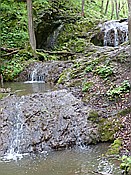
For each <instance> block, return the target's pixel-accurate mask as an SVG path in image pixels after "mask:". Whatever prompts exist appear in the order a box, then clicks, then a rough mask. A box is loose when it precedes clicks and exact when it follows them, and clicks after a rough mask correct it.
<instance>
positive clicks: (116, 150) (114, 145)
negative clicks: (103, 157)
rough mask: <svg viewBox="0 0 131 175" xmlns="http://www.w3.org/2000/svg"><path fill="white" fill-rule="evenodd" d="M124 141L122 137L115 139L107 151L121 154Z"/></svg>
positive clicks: (110, 153)
mask: <svg viewBox="0 0 131 175" xmlns="http://www.w3.org/2000/svg"><path fill="white" fill-rule="evenodd" d="M121 145H122V141H121V140H120V139H118V138H117V139H116V140H114V142H113V143H112V144H111V146H110V148H109V149H108V151H107V154H108V155H119V153H120V149H121Z"/></svg>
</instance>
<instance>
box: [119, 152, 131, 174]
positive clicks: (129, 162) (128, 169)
mask: <svg viewBox="0 0 131 175" xmlns="http://www.w3.org/2000/svg"><path fill="white" fill-rule="evenodd" d="M121 161H122V163H121V164H120V168H121V169H122V170H124V174H127V175H128V174H131V156H126V155H123V156H122V158H121Z"/></svg>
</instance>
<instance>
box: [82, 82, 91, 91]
mask: <svg viewBox="0 0 131 175" xmlns="http://www.w3.org/2000/svg"><path fill="white" fill-rule="evenodd" d="M92 86H93V82H84V83H83V85H82V91H83V92H87V91H88V90H89V89H90V88H91V87H92Z"/></svg>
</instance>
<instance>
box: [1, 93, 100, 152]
mask: <svg viewBox="0 0 131 175" xmlns="http://www.w3.org/2000/svg"><path fill="white" fill-rule="evenodd" d="M89 110H90V109H89V108H88V107H87V106H84V104H83V102H81V101H80V100H78V99H77V98H76V97H74V96H73V95H72V93H70V92H67V90H59V91H53V92H48V93H43V94H32V95H28V96H21V97H17V96H10V97H8V98H5V99H3V100H1V101H0V127H1V128H0V130H1V135H0V154H1V155H3V154H5V153H10V152H16V153H31V152H41V151H44V150H47V149H50V148H52V149H59V148H65V147H70V146H73V145H81V144H90V143H93V142H96V141H98V140H99V136H98V131H97V127H96V126H95V125H94V126H93V124H92V123H91V122H90V121H88V113H89Z"/></svg>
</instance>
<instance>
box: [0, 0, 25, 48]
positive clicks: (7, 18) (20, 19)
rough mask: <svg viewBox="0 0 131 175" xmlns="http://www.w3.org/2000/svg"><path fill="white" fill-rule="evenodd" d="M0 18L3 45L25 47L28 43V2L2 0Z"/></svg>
mask: <svg viewBox="0 0 131 175" xmlns="http://www.w3.org/2000/svg"><path fill="white" fill-rule="evenodd" d="M12 4H13V5H12ZM0 20H1V45H2V46H4V47H11V48H12V47H22V48H24V47H25V46H26V44H27V43H28V32H27V17H26V4H25V3H24V2H19V3H16V2H14V0H10V1H8V0H6V1H2V2H1V19H0Z"/></svg>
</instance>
